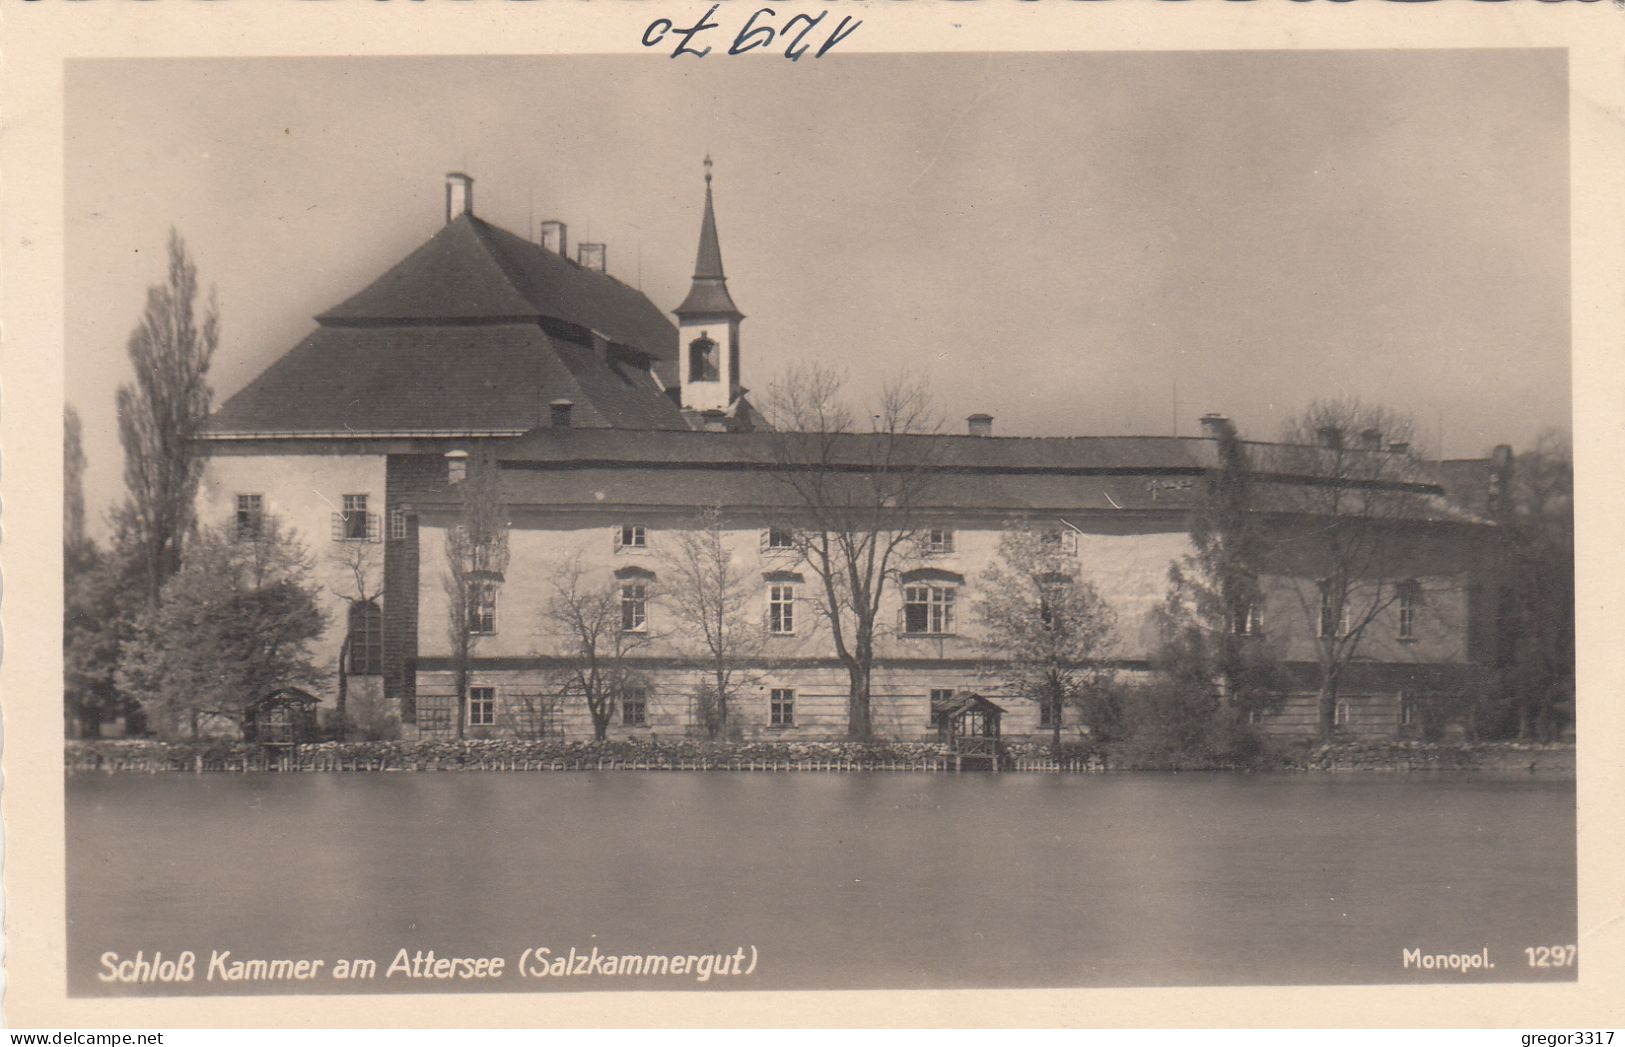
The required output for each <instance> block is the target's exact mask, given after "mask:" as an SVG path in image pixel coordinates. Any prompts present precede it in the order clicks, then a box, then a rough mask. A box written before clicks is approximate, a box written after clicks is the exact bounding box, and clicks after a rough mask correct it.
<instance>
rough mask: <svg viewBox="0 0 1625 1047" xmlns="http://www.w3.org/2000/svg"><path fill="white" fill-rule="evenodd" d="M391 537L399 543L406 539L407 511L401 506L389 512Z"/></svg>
mask: <svg viewBox="0 0 1625 1047" xmlns="http://www.w3.org/2000/svg"><path fill="white" fill-rule="evenodd" d="M389 537H390V539H391V540H393V541H397V542H398V541H401V540H402V539H404V538H405V537H406V510H405V509H402V508H400V507H399V506H397V507H396V508H394V509H391V510H390V511H389Z"/></svg>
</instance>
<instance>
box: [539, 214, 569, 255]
mask: <svg viewBox="0 0 1625 1047" xmlns="http://www.w3.org/2000/svg"><path fill="white" fill-rule="evenodd" d="M567 232H568V230H566V229H565V226H564V223H563V222H561V221H559V220H558V219H556V218H549V219H548V220H547V221H545V222H543V223H542V246H543V247H545V248H547V249H548V250H549V251H553V252H555V253H556V254H561V255H564V256H565V257H566V258H568V257H569V256H570V238H569V236H568V235H567Z"/></svg>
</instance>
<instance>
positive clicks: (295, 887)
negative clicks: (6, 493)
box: [67, 772, 1576, 995]
mask: <svg viewBox="0 0 1625 1047" xmlns="http://www.w3.org/2000/svg"><path fill="white" fill-rule="evenodd" d="M67 798H68V810H67V815H68V817H67V863H68V870H69V872H68V885H67V886H68V919H69V933H68V941H69V966H68V984H69V991H70V992H71V993H73V994H76V995H95V994H118V995H126V994H185V993H261V992H299V993H310V992H370V993H377V992H392V991H399V992H432V991H459V992H468V991H481V990H492V991H519V992H538V991H558V990H568V991H582V990H594V989H597V990H603V989H632V988H638V989H648V988H658V989H680V988H697V989H700V990H703V991H717V990H737V989H822V988H951V987H1040V986H1151V985H1230V984H1281V985H1288V984H1317V983H1327V984H1330V983H1382V982H1414V981H1432V982H1455V981H1482V980H1496V981H1514V980H1547V979H1569V978H1572V977H1574V974H1575V969H1574V968H1573V967H1567V968H1564V967H1544V968H1535V967H1530V966H1528V963H1529V955H1528V954H1526V953H1525V952H1524V950H1525V949H1526V948H1533V947H1540V946H1566V945H1569V944H1571V943H1573V942H1574V940H1575V933H1576V910H1575V817H1574V809H1575V800H1574V787H1573V785H1572V784H1569V783H1551V782H1532V781H1510V780H1488V779H1449V778H1422V777H1417V776H1412V777H1404V778H1401V777H1375V776H1372V777H1366V776H1323V775H1292V776H1286V775H1283V776H1275V775H1202V774H1183V775H1147V774H1113V775H1017V774H1004V775H987V774H980V775H950V774H896V775H887V774H730V773H708V774H706V773H701V774H695V773H687V774H685V773H637V772H583V773H528V774H527V773H515V774H352V775H341V774H304V775H297V774H296V775H275V774H246V775H240V774H204V775H196V776H194V775H176V774H163V775H152V776H146V775H89V774H84V775H74V776H70V778H69V780H68V783H67ZM572 947H573V948H574V949H576V950H577V954H578V956H580V957H584V958H585V959H583V960H581V961H580V964H581V966H584V967H586V968H587V969H588V970H589V971H591V972H592V973H582V974H579V975H575V976H570V977H559V976H557V974H553V975H549V976H545V977H538V976H537V973H536V972H537V971H538V969H541V970H546V969H547V968H546V967H545V966H542V965H540V964H538V963H537V957H538V956H540V957H542V958H543V959H544V960H551V959H553V958H556V957H558V956H560V955H566V956H567V955H568V953H569V950H570V949H571V948H572ZM539 948H546V949H548V950H550V951H549V952H547V953H538V952H537V951H536V950H537V949H539ZM594 948H596V949H598V950H599V956H600V958H601V957H603V956H612V955H622V954H628V955H630V954H636V955H640V956H644V955H668V954H671V955H689V954H701V953H703V954H712V955H719V954H720V955H721V956H722V957H723V961H722V962H723V963H724V965H725V966H726V965H728V964H732V963H734V962H735V961H734V957H736V956H740V955H743V957H744V960H743V963H749V962H751V961H752V960H753V959H754V961H755V967H754V970H753V971H752V972H751V973H750V974H749V975H743V974H742V975H739V976H714V977H711V978H710V979H709V980H707V981H706V982H704V983H700V982H699V981H698V980H697V977H696V976H695V975H693V974H692V972H690V973H687V974H684V975H682V976H676V975H670V974H668V975H666V976H664V977H658V976H608V975H606V974H601V973H599V971H601V970H602V967H601V966H600V967H596V968H595V967H594V965H593V964H592V962H591V957H592V950H593V949H594ZM1411 948H1415V949H1420V950H1421V951H1422V953H1425V954H1429V955H1431V954H1435V953H1456V954H1463V955H1468V954H1480V953H1481V951H1482V950H1484V949H1486V948H1487V949H1488V950H1489V953H1488V955H1489V959H1490V960H1491V961H1492V962H1493V963H1494V965H1495V966H1494V968H1493V969H1489V968H1485V969H1482V970H1478V969H1472V970H1468V971H1466V972H1458V971H1453V970H1443V971H1441V970H1418V969H1409V970H1408V969H1405V968H1404V966H1403V964H1402V956H1403V952H1404V950H1405V949H1411ZM401 949H406V950H408V952H409V953H415V952H417V951H418V950H430V949H432V950H434V951H435V953H436V954H437V956H439V957H448V956H449V957H502V958H503V959H504V963H505V968H504V971H503V974H502V975H501V976H500V977H497V978H490V979H484V980H479V981H472V982H471V981H464V980H423V979H417V978H410V977H407V976H405V974H402V973H399V972H398V973H397V974H395V975H391V976H388V977H386V972H387V969H388V968H389V966H390V965H391V963H392V961H393V960H394V959H395V958H396V957H397V956H398V953H399V950H401ZM187 950H189V951H191V952H192V953H193V954H194V956H195V957H196V961H195V962H196V973H195V976H194V978H193V980H191V981H189V982H188V981H170V982H138V983H134V984H126V983H122V982H109V981H102V980H101V979H100V978H99V975H103V974H108V973H110V972H115V971H118V970H120V969H121V968H119V967H117V966H116V964H117V963H122V962H124V961H127V960H130V959H133V958H135V957H136V954H137V952H138V951H139V952H140V953H141V954H142V958H143V959H146V960H151V959H152V958H153V954H154V953H155V952H161V953H162V954H163V956H164V958H165V959H166V960H169V959H172V958H174V957H177V956H179V955H180V954H182V952H183V951H187ZM527 950H528V951H527ZM225 951H229V952H230V953H231V956H230V957H229V959H227V960H224V961H222V963H221V965H220V966H218V967H214V966H213V965H212V963H211V961H212V960H213V959H214V958H215V954H216V953H217V952H225ZM108 952H112V953H117V954H118V958H117V960H116V961H114V964H115V965H113V966H104V964H103V962H102V956H103V954H104V953H108ZM254 958H259V959H266V960H271V959H299V958H306V959H321V960H323V966H322V967H320V968H315V970H316V971H317V976H316V977H314V978H313V979H311V980H308V981H254V982H247V983H244V982H228V981H225V980H223V975H224V974H225V973H227V972H229V971H231V970H232V968H230V967H229V966H228V965H229V964H231V963H235V962H236V961H238V960H242V959H254ZM343 958H349V959H371V960H373V961H375V962H376V963H377V964H378V969H377V976H376V978H374V979H371V980H362V981H355V980H350V981H341V980H335V979H333V978H332V977H331V974H332V971H333V968H334V965H335V962H336V961H337V960H340V959H343ZM690 962H693V961H690ZM708 962H709V964H710V965H712V966H714V965H716V964H717V963H718V961H716V960H712V961H708ZM521 967H525V968H527V970H526V973H525V975H524V976H521V973H520V969H521ZM211 969H212V970H214V972H215V973H216V974H217V975H221V976H222V977H216V978H215V979H212V980H211V979H209V978H207V977H206V975H207V974H208V973H209V972H210V970H211ZM554 969H555V971H556V970H557V968H556V967H555V968H554ZM122 970H124V971H125V972H127V973H131V974H137V973H139V969H138V968H136V967H134V966H133V965H126V966H125V967H124V968H122ZM247 970H249V973H253V972H252V969H251V968H250V969H247Z"/></svg>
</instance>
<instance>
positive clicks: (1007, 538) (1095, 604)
mask: <svg viewBox="0 0 1625 1047" xmlns="http://www.w3.org/2000/svg"><path fill="white" fill-rule="evenodd" d="M1058 538H1060V535H1059V533H1058V532H1055V531H1051V530H1046V529H1044V528H1040V527H1038V526H1036V525H1034V524H1033V523H1032V522H1030V521H1022V522H1019V523H1016V524H1014V525H1012V526H1011V527H1009V528H1007V529H1006V530H1005V532H1004V533H1003V534H1002V535H1001V536H1000V537H999V559H998V560H997V561H996V562H995V563H994V564H993V565H992V566H990V567H989V568H988V569H987V571H986V572H985V573H984V575H983V577H982V583H981V586H980V590H981V593H982V595H981V596H980V597H979V598H978V599H977V601H976V604H975V614H976V618H977V621H978V623H979V624H980V625H981V627H982V637H981V641H980V642H981V646H982V648H983V650H984V651H985V652H986V653H987V655H988V659H989V661H988V666H989V668H990V670H991V672H992V674H993V675H994V676H995V677H997V678H998V680H999V682H1000V683H1001V684H1002V685H1003V686H1004V688H1005V689H1006V690H1007V691H1010V692H1011V693H1013V694H1015V695H1018V696H1020V697H1022V698H1026V699H1029V700H1031V701H1034V702H1036V703H1038V705H1039V707H1040V708H1041V709H1042V710H1043V712H1044V716H1043V719H1044V720H1046V721H1048V723H1049V724H1050V727H1051V729H1052V732H1053V736H1052V739H1051V740H1052V743H1053V744H1054V745H1055V746H1056V747H1057V748H1058V747H1059V746H1060V744H1061V719H1062V712H1063V710H1064V709H1066V708H1067V707H1068V706H1081V705H1083V704H1084V703H1085V702H1086V701H1087V700H1088V699H1089V698H1090V697H1091V696H1092V695H1094V694H1096V693H1098V692H1099V690H1100V689H1101V688H1102V687H1103V686H1105V685H1106V683H1107V682H1108V679H1109V670H1107V669H1105V668H1104V667H1103V666H1102V664H1101V657H1102V656H1103V655H1104V654H1105V653H1106V651H1107V649H1108V648H1109V647H1110V645H1111V643H1112V639H1113V636H1114V634H1115V630H1116V624H1117V617H1116V615H1115V614H1114V613H1113V612H1112V609H1111V608H1110V607H1109V606H1107V604H1106V601H1105V600H1103V599H1101V597H1100V594H1099V592H1097V591H1096V590H1095V587H1094V586H1093V585H1092V584H1090V582H1089V581H1087V580H1086V579H1084V578H1082V577H1081V576H1080V573H1079V567H1078V560H1077V557H1076V556H1074V555H1072V554H1070V553H1069V552H1067V551H1066V547H1065V546H1064V544H1063V543H1062V542H1061V541H1059V540H1057V539H1058Z"/></svg>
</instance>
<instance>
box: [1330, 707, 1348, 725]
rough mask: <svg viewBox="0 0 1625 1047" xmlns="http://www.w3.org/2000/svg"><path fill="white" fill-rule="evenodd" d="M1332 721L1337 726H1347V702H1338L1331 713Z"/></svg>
mask: <svg viewBox="0 0 1625 1047" xmlns="http://www.w3.org/2000/svg"><path fill="white" fill-rule="evenodd" d="M1332 723H1333V724H1334V725H1335V726H1338V727H1347V726H1348V723H1349V703H1348V702H1338V703H1337V708H1336V710H1335V711H1334V712H1333V713H1332Z"/></svg>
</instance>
